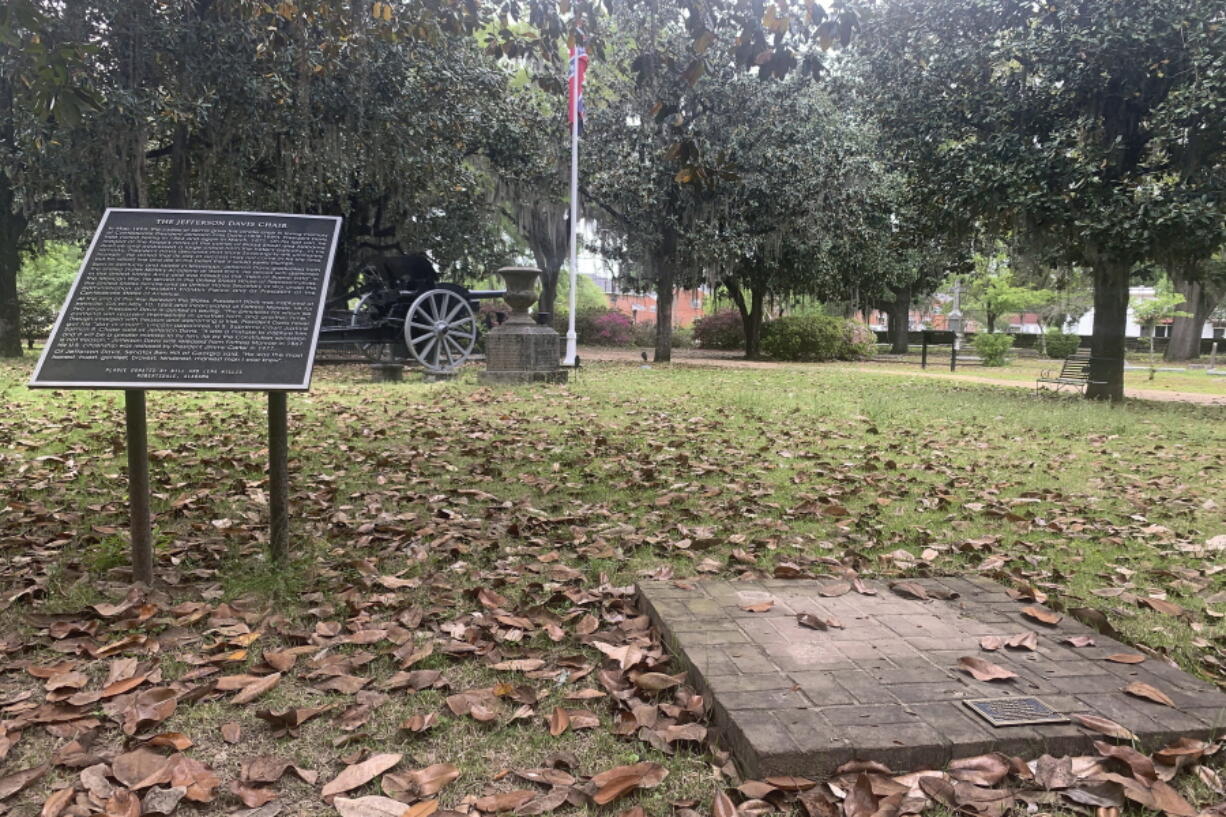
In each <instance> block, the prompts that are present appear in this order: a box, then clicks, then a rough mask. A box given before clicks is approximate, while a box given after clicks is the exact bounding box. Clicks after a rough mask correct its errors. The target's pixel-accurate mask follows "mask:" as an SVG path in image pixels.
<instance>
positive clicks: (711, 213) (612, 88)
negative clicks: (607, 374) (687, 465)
mask: <svg viewBox="0 0 1226 817" xmlns="http://www.w3.org/2000/svg"><path fill="white" fill-rule="evenodd" d="M854 26H855V17H854V15H852V14H851V12H849V11H848V10H846V9H845V8H844V7H843V6H842V4H841V3H836V4H832V7H831V10H830V12H827V11H826V9H824V8H823V7H822V6H820V5H819V4H816V3H812V4H808V5H807V6H804V7H796V8H794V9H790V10H788V11H786V12H785V11H784V10H783V7H781V6H777V5H773V4H772V5H769V6H767V7H765V8H763V7H760V6H756V5H755V4H745V3H738V2H732V0H717V2H704V3H701V4H694V5H693V6H692V7H691V6H689V5H688V4H686V3H677V4H658V5H651V6H647V7H639V6H634V7H632V8H631V7H628V6H620V5H619V6H616V7H614V8H613V10H612V13H611V15H610V18H609V20H608V21H607V24H606V26H605V29H604V33H603V37H602V44H603V52H602V53H603V57H602V58H601V59H598V60H596V61H594V62H593V64H592V66H591V69H590V70H589V73H588V77H589V82H590V85H589V87H588V97H587V103H586V104H587V109H588V111H589V115H588V120H587V129H586V136H585V137H584V140H583V151H584V152H583V158H582V166H583V192H584V194H585V198H586V200H587V203H588V204H589V205H590V209H589V212H588V215H589V216H591V217H594V218H595V219H597V220H598V221H599V223H600V225H601V228H602V234H603V236H604V241H603V247H604V249H605V251H606V252H608V253H610V254H612V255H614V256H615V257H617V258H619V259H620V260H622V261H623V262H624V263H623V270H624V271H626V273H627V277H628V278H629V279H630V285H631V286H634V285H635V284H637V285H638V286H640V287H643V288H651V289H654V290H655V292H656V295H657V311H656V322H657V323H656V328H657V331H656V350H655V357H656V360H668V359H669V357H670V356H671V328H672V299H673V293H674V291H675V289H676V288H677V287H680V286H683V285H694V284H697V283H699V282H701V281H703V279H704V275H703V266H704V265H705V264H711V265H714V266H720V267H721V268H722V269H724V270H730V269H731V265H732V261H731V259H730V258H729V257H722V258H718V259H716V260H712V257H711V256H712V253H711V252H710V250H711V248H710V246H709V245H708V243H707V242H709V237H710V236H711V235H712V234H713V233H714V232H717V231H718V228H717V227H714V226H712V225H714V224H716V223H717V222H718V221H719V219H720V218H721V216H727V215H729V214H731V218H730V219H726V221H728V222H729V223H731V222H732V221H737V222H738V228H737V229H738V230H740V226H739V223H740V221H741V220H742V218H743V216H744V215H745V214H744V213H743V212H735V211H737V210H743V208H744V207H745V203H746V202H747V201H750V200H751V199H749V198H743V199H742V200H740V201H737V200H735V198H734V196H732V195H731V194H732V193H733V192H736V191H737V187H736V185H738V184H740V183H742V182H744V183H745V184H747V185H749V184H753V183H754V182H752V181H748V179H749V178H750V177H751V176H752V175H753V173H752V172H744V168H749V169H750V171H752V168H753V167H754V166H755V165H754V163H758V165H757V166H759V167H760V166H762V164H763V163H762V159H761V155H762V153H763V152H765V151H768V150H770V149H771V145H772V140H773V139H775V138H776V137H777V136H786V138H793V136H794V134H792V135H785V134H783V131H780V130H778V128H779V123H780V122H782V119H783V117H784V116H785V108H786V105H785V104H783V103H784V100H783V99H782V97H778V96H776V97H773V100H774V103H773V104H774V107H773V108H772V102H771V99H768V98H765V97H763V98H759V97H757V95H756V94H757V93H758V92H755V95H754V96H752V97H748V98H738V97H736V96H734V95H733V94H732V93H731V92H730V86H729V83H736V82H738V81H739V77H741V76H742V75H743V74H744V73H745V72H746V70H747V69H750V70H751V71H752V73H753V74H754V75H755V78H756V80H758V81H760V82H763V83H766V84H768V85H769V84H770V83H771V82H774V81H779V80H785V79H787V78H789V77H793V76H795V77H797V78H803V79H809V80H811V79H812V78H813V77H815V76H816V75H818V74H819V73H821V71H822V62H821V58H820V56H819V53H820V52H819V51H818V49H820V48H821V47H830V46H832V45H833V44H835V43H836V42H840V41H842V42H846V41H848V40H850V38H851V36H852V32H853V29H854ZM809 43H814V44H816V46H817V48H814V49H813V50H812V51H809V50H807V49H808V44H809ZM738 87H740V88H741V89H742V90H745V89H746V88H747V87H748V86H738ZM807 99H808V98H807V97H806V100H807ZM743 105H748V106H750V109H745V110H742V106H743ZM730 125H735V126H736V127H737V128H738V129H739V131H738V134H739V135H737V134H728V133H725V132H724V131H726V130H727V129H728V128H729V126H730ZM737 140H739V141H737ZM820 148H821V146H820V145H819V146H816V149H818V150H820ZM812 149H814V147H806V148H796V150H797V152H803V151H808V150H812ZM792 158H797V159H799V158H801V157H799V156H797V157H789V159H792ZM819 161H820V159H819ZM759 181H761V178H760V179H759ZM804 184H806V182H805V181H803V180H797V179H786V180H783V186H782V187H776V188H775V189H774V191H773V193H774V194H778V195H782V196H788V195H791V194H790V192H789V186H791V185H795V186H796V187H797V188H801V187H803V185H804ZM759 189H761V188H759ZM761 202H762V203H763V204H765V203H766V202H765V200H761ZM766 229H767V231H768V232H773V233H776V234H777V233H778V229H777V226H774V225H771V226H768V227H767V228H766ZM766 256H767V257H765V259H764V260H766V261H768V262H770V263H772V264H773V263H775V262H776V261H777V260H780V259H784V258H786V257H787V254H786V253H778V254H775V253H767V254H766ZM799 263H800V262H793V261H786V262H784V269H779V270H778V271H779V272H780V274H786V275H789V276H790V275H792V274H793V273H794V272H795V271H796V269H797V264H799ZM742 268H744V266H743V267H742ZM750 297H751V298H752V293H751V295H750ZM748 311H752V307H748Z"/></svg>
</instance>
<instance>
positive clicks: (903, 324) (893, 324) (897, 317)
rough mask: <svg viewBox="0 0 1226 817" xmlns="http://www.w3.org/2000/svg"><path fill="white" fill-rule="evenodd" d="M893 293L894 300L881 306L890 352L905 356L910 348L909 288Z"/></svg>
mask: <svg viewBox="0 0 1226 817" xmlns="http://www.w3.org/2000/svg"><path fill="white" fill-rule="evenodd" d="M893 292H894V300H892V301H885V302H884V303H883V304H882V307H881V308H883V311H884V312H885V315H886V329H887V334H888V335H889V336H890V352H892V353H893V354H896V355H905V354H906V353H907V351H908V350H909V349H910V348H911V344H910V335H909V332H910V329H911V325H910V320H911V287H909V286H908V287H902V288H901V289H896V290H894V291H893Z"/></svg>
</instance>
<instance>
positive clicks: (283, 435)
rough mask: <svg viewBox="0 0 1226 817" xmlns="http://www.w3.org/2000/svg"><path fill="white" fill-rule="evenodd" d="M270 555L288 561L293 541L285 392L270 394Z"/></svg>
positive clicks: (275, 560) (273, 559) (276, 560)
mask: <svg viewBox="0 0 1226 817" xmlns="http://www.w3.org/2000/svg"><path fill="white" fill-rule="evenodd" d="M268 511H269V516H270V521H269V530H268V554H269V556H270V557H271V559H272V561H273V562H277V563H279V562H282V561H284V560H285V549H286V542H287V541H288V539H289V421H288V418H287V417H286V408H285V392H283V391H270V392H269V393H268Z"/></svg>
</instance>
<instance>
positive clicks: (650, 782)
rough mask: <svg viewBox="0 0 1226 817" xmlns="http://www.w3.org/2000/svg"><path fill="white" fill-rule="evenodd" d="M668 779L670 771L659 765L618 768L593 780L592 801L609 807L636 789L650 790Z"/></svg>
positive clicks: (634, 765) (636, 765)
mask: <svg viewBox="0 0 1226 817" xmlns="http://www.w3.org/2000/svg"><path fill="white" fill-rule="evenodd" d="M666 777H668V769H666V768H664V767H663V766H661V765H660V764H659V763H651V762H643V763H635V764H633V765H631V766H616V767H614V768H612V769H609V770H608V771H605V772H601V773H600V774H598V775H596V776H595V777H593V778H592V780H591V783H592V785H594V786H595V787H596V794H595V795H593V797H592V800H593V801H594V802H595V803H596V805H598V806H603V805H607V804H608V803H611V802H613V801H614V800H616V799H618V798H619V797H622V796H623V795H626V794H629V793H630V792H632V791H634V790H635V789H650V788H654V787H656V786H658V785H660V782H661V781H663V780H664V778H666Z"/></svg>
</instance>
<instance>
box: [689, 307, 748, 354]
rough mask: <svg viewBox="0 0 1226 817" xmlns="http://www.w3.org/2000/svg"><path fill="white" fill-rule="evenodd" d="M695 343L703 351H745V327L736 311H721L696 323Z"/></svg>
mask: <svg viewBox="0 0 1226 817" xmlns="http://www.w3.org/2000/svg"><path fill="white" fill-rule="evenodd" d="M693 335H694V343H695V344H696V345H698V346H701V347H702V348H703V349H744V348H745V325H744V324H743V323H742V322H741V313H740V311H738V310H736V309H721V310H720V311H719V312H716V313H714V314H712V315H704V316H703V317H701V318H699V319H698V320H696V321H694V331H693Z"/></svg>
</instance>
